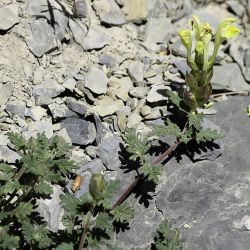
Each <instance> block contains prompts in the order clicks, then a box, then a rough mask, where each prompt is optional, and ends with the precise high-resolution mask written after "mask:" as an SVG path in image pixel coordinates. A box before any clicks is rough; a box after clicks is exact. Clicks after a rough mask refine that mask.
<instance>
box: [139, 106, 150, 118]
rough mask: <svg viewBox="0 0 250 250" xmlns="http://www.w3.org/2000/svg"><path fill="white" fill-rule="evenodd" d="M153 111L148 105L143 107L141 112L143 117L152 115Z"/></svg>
mask: <svg viewBox="0 0 250 250" xmlns="http://www.w3.org/2000/svg"><path fill="white" fill-rule="evenodd" d="M151 110H152V109H151V107H149V106H148V105H145V106H142V107H141V110H140V111H141V114H142V116H147V115H149V114H150V113H151Z"/></svg>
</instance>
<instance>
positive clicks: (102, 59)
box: [99, 54, 118, 69]
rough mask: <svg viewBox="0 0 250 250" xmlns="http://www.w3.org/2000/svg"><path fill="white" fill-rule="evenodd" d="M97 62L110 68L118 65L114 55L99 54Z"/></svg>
mask: <svg viewBox="0 0 250 250" xmlns="http://www.w3.org/2000/svg"><path fill="white" fill-rule="evenodd" d="M99 63H100V64H102V65H106V66H107V67H108V68H110V69H115V68H116V67H117V65H118V63H117V60H116V59H115V57H113V56H111V55H107V54H101V55H100V56H99Z"/></svg>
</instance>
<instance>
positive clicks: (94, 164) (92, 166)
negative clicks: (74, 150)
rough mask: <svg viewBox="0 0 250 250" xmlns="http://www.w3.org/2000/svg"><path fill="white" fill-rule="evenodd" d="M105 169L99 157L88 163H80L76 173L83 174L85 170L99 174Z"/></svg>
mask: <svg viewBox="0 0 250 250" xmlns="http://www.w3.org/2000/svg"><path fill="white" fill-rule="evenodd" d="M104 170H105V167H104V165H103V163H102V161H101V159H99V158H96V159H93V160H91V161H89V162H88V163H84V164H80V165H79V169H77V170H76V174H78V175H83V174H84V173H85V172H87V171H88V172H90V173H92V174H99V173H101V172H102V171H104Z"/></svg>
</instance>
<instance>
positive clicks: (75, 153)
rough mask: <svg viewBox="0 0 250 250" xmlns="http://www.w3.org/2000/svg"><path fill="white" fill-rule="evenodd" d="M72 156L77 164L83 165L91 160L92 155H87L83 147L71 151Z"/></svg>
mask: <svg viewBox="0 0 250 250" xmlns="http://www.w3.org/2000/svg"><path fill="white" fill-rule="evenodd" d="M71 158H72V160H73V161H74V162H75V164H76V166H80V165H81V166H83V165H85V164H87V163H88V162H89V161H90V160H91V159H90V157H89V156H88V155H86V154H85V152H84V150H83V149H81V148H80V149H78V150H75V149H73V150H72V151H71Z"/></svg>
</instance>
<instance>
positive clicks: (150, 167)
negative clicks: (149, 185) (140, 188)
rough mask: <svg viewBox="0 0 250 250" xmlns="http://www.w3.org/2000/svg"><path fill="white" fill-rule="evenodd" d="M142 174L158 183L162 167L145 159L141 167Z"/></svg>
mask: <svg viewBox="0 0 250 250" xmlns="http://www.w3.org/2000/svg"><path fill="white" fill-rule="evenodd" d="M141 171H142V174H143V175H144V176H145V177H146V178H147V179H148V180H149V181H153V182H154V183H157V182H158V181H159V176H160V175H161V173H162V167H161V166H159V165H155V164H153V163H151V162H149V161H145V162H144V163H143V165H142V168H141Z"/></svg>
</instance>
